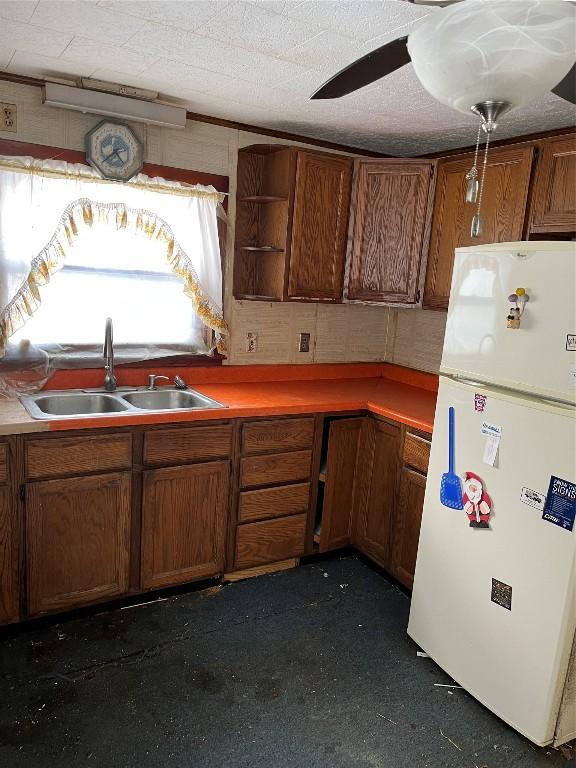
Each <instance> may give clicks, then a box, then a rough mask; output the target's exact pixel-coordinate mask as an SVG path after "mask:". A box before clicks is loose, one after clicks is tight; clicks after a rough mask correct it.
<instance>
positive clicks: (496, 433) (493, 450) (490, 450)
mask: <svg viewBox="0 0 576 768" xmlns="http://www.w3.org/2000/svg"><path fill="white" fill-rule="evenodd" d="M481 431H482V434H483V435H486V443H485V444H484V456H483V457H482V461H483V462H484V464H488V466H489V467H493V466H494V464H495V463H496V456H497V455H498V446H499V445H500V438H501V437H502V427H499V426H498V425H497V424H488V422H486V421H484V422H482V430H481Z"/></svg>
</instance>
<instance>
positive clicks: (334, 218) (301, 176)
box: [288, 151, 353, 301]
mask: <svg viewBox="0 0 576 768" xmlns="http://www.w3.org/2000/svg"><path fill="white" fill-rule="evenodd" d="M352 167H353V161H352V160H351V159H350V158H347V157H340V156H336V155H324V154H315V153H312V152H302V151H299V152H298V153H297V161H296V186H295V191H294V216H293V222H292V249H291V255H290V270H289V278H288V297H289V298H291V299H298V298H300V299H319V300H327V301H338V300H340V299H341V297H342V284H343V279H344V260H345V253H346V235H347V228H348V212H349V208H350V190H351V183H352Z"/></svg>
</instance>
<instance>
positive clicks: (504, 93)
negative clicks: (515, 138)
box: [408, 0, 576, 113]
mask: <svg viewBox="0 0 576 768" xmlns="http://www.w3.org/2000/svg"><path fill="white" fill-rule="evenodd" d="M408 50H409V52H410V57H411V59H412V63H413V65H414V69H415V71H416V75H417V76H418V79H419V80H420V82H421V83H422V85H423V86H424V88H425V89H426V90H427V91H428V93H430V94H431V95H432V96H433V97H434V98H435V99H437V100H438V101H440V102H441V103H442V104H446V105H447V106H449V107H452V108H454V109H457V110H459V111H460V112H466V113H469V112H470V109H471V108H472V107H473V106H474V105H475V104H480V103H482V102H486V101H498V102H507V103H508V104H509V107H508V108H509V109H512V108H516V107H521V106H524V105H525V104H528V103H530V102H531V101H534V100H536V99H538V98H540V97H541V96H543V95H544V94H546V93H548V92H549V91H550V90H551V89H552V88H554V86H555V85H557V84H558V83H559V82H560V81H561V80H562V79H563V78H564V77H565V76H566V75H567V74H568V72H569V71H570V69H571V67H572V66H573V64H574V60H575V58H576V5H574V4H573V3H571V2H566V0H466V2H460V3H457V4H456V5H453V6H450V7H448V8H444V9H443V10H439V11H435V12H434V13H431V14H429V15H428V16H426V17H425V18H424V19H423V20H422V21H421V22H420V23H419V25H418V26H417V27H416V29H415V30H414V31H413V32H411V33H410V35H409V37H408Z"/></svg>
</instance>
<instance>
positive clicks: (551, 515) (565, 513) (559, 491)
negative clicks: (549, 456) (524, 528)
mask: <svg viewBox="0 0 576 768" xmlns="http://www.w3.org/2000/svg"><path fill="white" fill-rule="evenodd" d="M575 517H576V485H574V483H571V482H570V481H569V480H562V478H560V477H554V475H552V477H551V478H550V485H549V487H548V493H547V494H546V502H545V504H544V512H543V513H542V519H543V520H548V522H549V523H554V525H559V526H560V528H564V529H565V530H567V531H571V530H572V529H573V527H574V518H575Z"/></svg>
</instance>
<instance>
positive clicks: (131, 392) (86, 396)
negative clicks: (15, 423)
mask: <svg viewBox="0 0 576 768" xmlns="http://www.w3.org/2000/svg"><path fill="white" fill-rule="evenodd" d="M20 400H21V402H22V404H23V405H24V407H25V408H26V410H27V411H28V413H29V414H30V416H32V418H34V419H50V420H53V419H69V418H73V417H75V416H76V417H78V416H109V415H111V414H116V413H119V414H126V415H129V414H136V413H143V412H145V411H147V412H150V411H189V410H204V409H207V408H225V406H223V405H222V404H221V403H217V402H216V401H215V400H212V399H211V398H209V397H206V396H205V395H201V394H200V393H199V392H196V391H194V390H193V389H185V390H182V389H175V388H174V389H173V388H171V387H162V388H161V389H153V390H147V389H126V390H124V389H119V390H117V391H116V392H103V391H101V390H99V391H91V390H82V389H70V390H63V391H60V392H58V391H51V392H39V393H38V394H36V395H25V396H22V397H21V398H20Z"/></svg>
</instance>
